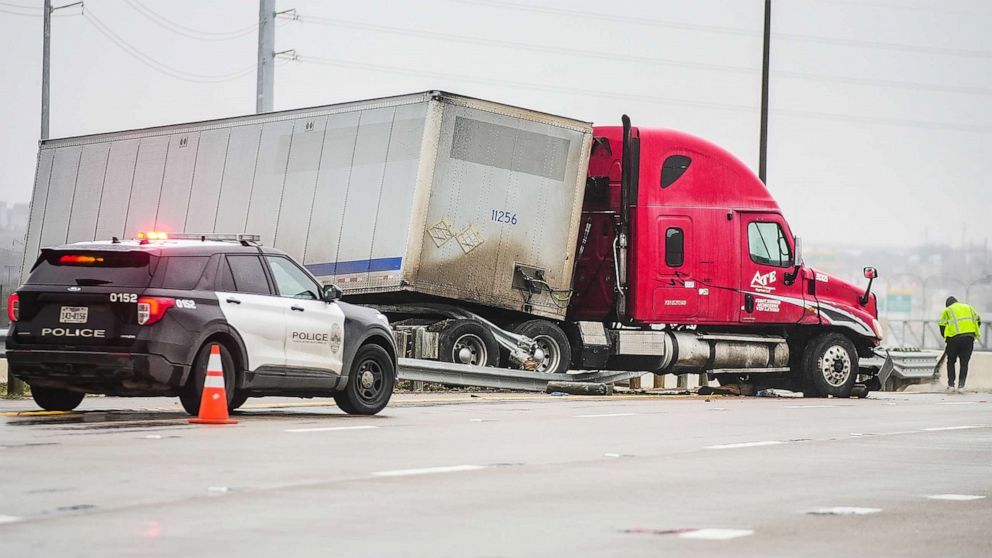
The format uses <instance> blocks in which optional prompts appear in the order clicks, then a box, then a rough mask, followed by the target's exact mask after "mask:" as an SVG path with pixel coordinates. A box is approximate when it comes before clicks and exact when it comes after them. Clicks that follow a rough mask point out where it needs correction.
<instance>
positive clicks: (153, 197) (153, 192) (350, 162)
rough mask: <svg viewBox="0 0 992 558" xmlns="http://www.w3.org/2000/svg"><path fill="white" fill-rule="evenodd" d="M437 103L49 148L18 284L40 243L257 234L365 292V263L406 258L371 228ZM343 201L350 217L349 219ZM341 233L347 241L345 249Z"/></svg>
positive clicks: (117, 136)
mask: <svg viewBox="0 0 992 558" xmlns="http://www.w3.org/2000/svg"><path fill="white" fill-rule="evenodd" d="M432 98H433V94H432V93H430V92H428V93H418V94H413V95H403V96H398V97H389V98H384V99H375V100H370V101H358V102H353V103H342V104H338V105H330V106H325V107H314V108H305V109H298V110H291V111H282V112H276V113H269V114H263V115H251V116H244V117H236V118H227V119H220V120H214V121H207V122H198V123H189V124H177V125H172V126H160V127H155V128H148V129H141V130H131V131H123V132H114V133H106V134H95V135H90V136H80V137H72V138H63V139H53V140H47V141H44V142H42V143H41V145H40V148H39V154H38V167H37V173H36V177H35V185H34V193H33V196H32V206H31V213H30V218H29V224H28V234H27V240H26V247H25V257H24V273H25V274H26V273H27V272H28V270H29V267H30V265H31V263H32V262H33V261H34V259H35V258H36V257H37V254H38V251H39V250H40V249H41V248H42V247H44V246H50V245H57V244H63V243H67V242H79V241H86V240H94V239H98V238H102V239H106V238H110V237H112V236H116V237H119V238H131V237H133V236H134V235H135V234H136V233H137V232H140V231H142V230H167V231H182V232H217V233H251V234H259V235H261V237H262V241H263V242H264V243H266V244H269V245H274V246H276V247H278V248H281V249H284V250H286V251H287V252H288V253H290V254H292V255H293V256H294V257H296V258H298V259H300V260H301V261H305V262H309V261H312V262H321V263H324V264H327V263H330V264H331V267H330V269H328V267H327V265H324V266H321V267H320V268H319V269H317V270H315V271H318V273H319V274H320V275H322V276H323V277H325V278H328V279H339V275H340V274H342V273H343V274H345V276H346V278H349V279H351V280H352V282H353V281H354V280H355V279H361V280H364V281H363V282H364V283H365V284H367V279H368V274H369V273H370V272H371V270H370V266H371V269H374V262H373V261H372V260H373V254H374V253H377V252H389V253H403V252H404V251H405V248H406V246H405V237H402V238H396V237H381V238H378V239H374V240H373V237H372V234H371V228H372V226H373V225H374V222H375V221H376V220H377V219H378V218H379V214H378V212H379V211H380V210H381V211H383V212H384V213H389V215H388V216H386V217H384V218H387V219H395V218H396V216H395V215H394V213H395V206H392V205H391V206H389V207H381V206H380V204H379V203H378V200H379V197H380V193H381V192H383V184H384V182H389V183H390V184H394V183H395V184H399V183H405V184H410V185H412V184H413V183H414V182H415V181H416V176H417V172H418V168H419V166H420V164H419V152H420V144H421V142H422V141H423V127H424V120H425V114H426V110H427V105H428V103H429V101H430V99H432ZM406 192H408V194H409V195H411V196H412V189H411V188H407V189H406ZM388 193H389V195H390V196H392V200H391V201H393V202H396V203H399V205H400V206H407V207H408V206H409V202H407V203H405V204H404V203H403V202H402V200H399V199H397V198H396V194H402V193H403V190H402V189H396V188H394V190H393V191H390V192H388ZM348 201H350V202H351V207H352V208H356V211H354V212H347V213H346V212H345V207H346V205H347V202H348ZM342 236H345V237H347V238H354V239H356V241H354V242H349V244H348V246H347V247H343V246H341V245H340V243H339V239H340V238H341V237H342ZM363 239H364V240H363ZM396 242H401V243H404V244H402V245H400V246H395V245H392V244H395V243H396ZM328 271H329V272H328ZM393 284H395V285H398V284H399V278H398V277H397V278H396V279H395V281H393ZM345 286H346V287H347V286H352V285H345Z"/></svg>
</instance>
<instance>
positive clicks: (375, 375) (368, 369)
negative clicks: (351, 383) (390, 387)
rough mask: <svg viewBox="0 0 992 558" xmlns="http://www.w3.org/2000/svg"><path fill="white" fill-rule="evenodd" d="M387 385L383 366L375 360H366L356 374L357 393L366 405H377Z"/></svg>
mask: <svg viewBox="0 0 992 558" xmlns="http://www.w3.org/2000/svg"><path fill="white" fill-rule="evenodd" d="M385 385H386V375H385V374H383V372H382V366H380V365H379V363H378V362H376V361H375V360H374V359H371V358H369V359H365V360H363V361H362V363H361V365H359V367H358V371H357V372H356V373H355V393H357V394H358V398H359V399H361V400H362V402H364V403H369V404H377V403H378V402H379V401H378V400H379V397H380V396H381V395H382V392H383V388H384V387H385Z"/></svg>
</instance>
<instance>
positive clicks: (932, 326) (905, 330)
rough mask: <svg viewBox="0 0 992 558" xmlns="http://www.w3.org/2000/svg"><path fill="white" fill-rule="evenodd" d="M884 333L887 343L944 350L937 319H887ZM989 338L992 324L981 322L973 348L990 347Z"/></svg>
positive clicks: (984, 349)
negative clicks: (979, 332)
mask: <svg viewBox="0 0 992 558" xmlns="http://www.w3.org/2000/svg"><path fill="white" fill-rule="evenodd" d="M886 333H887V335H886V341H887V344H889V345H894V346H900V347H920V348H922V349H935V350H938V351H942V350H944V338H943V337H942V336H941V335H940V326H939V325H938V324H937V320H888V328H887V331H886ZM990 338H992V324H989V323H983V324H982V327H981V337H979V339H978V341H977V342H975V350H978V351H988V350H990V349H992V347H990Z"/></svg>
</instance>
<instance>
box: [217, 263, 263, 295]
mask: <svg viewBox="0 0 992 558" xmlns="http://www.w3.org/2000/svg"><path fill="white" fill-rule="evenodd" d="M227 263H229V264H231V272H232V273H233V274H234V285H235V287H236V288H237V292H239V293H246V294H262V295H267V294H272V291H271V289H269V281H268V279H266V278H265V270H264V269H263V268H262V260H260V259H258V256H228V257H227Z"/></svg>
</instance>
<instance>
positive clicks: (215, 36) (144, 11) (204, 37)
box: [125, 0, 258, 41]
mask: <svg viewBox="0 0 992 558" xmlns="http://www.w3.org/2000/svg"><path fill="white" fill-rule="evenodd" d="M125 2H126V3H127V5H128V6H130V7H131V8H132V9H133V10H134V11H136V12H138V13H139V14H141V15H142V16H143V17H144V18H146V19H148V20H149V21H151V22H152V23H154V24H156V25H158V26H159V27H162V28H163V29H167V30H169V31H172V32H173V33H176V34H178V35H182V36H183V37H188V38H190V39H195V40H198V41H230V40H233V39H238V38H241V37H244V36H246V35H251V34H252V33H255V32H257V31H258V25H249V26H247V27H242V28H240V29H236V30H232V31H203V30H201V29H194V28H192V27H187V26H185V25H182V24H180V23H177V22H175V21H172V20H170V19H168V18H166V17H165V16H163V15H161V14H159V13H158V12H155V11H154V10H152V9H151V8H149V7H147V6H145V5H143V4H142V3H140V2H138V1H137V0H125Z"/></svg>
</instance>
